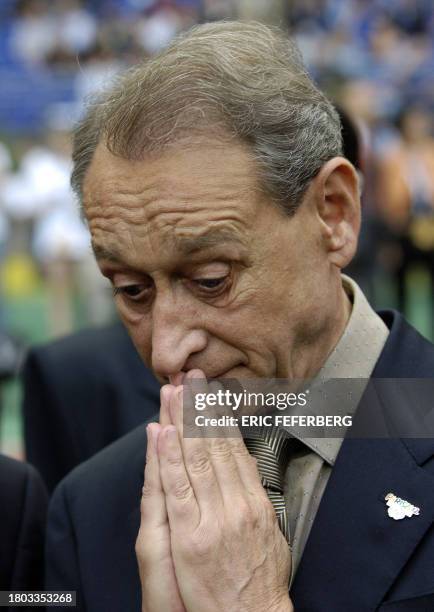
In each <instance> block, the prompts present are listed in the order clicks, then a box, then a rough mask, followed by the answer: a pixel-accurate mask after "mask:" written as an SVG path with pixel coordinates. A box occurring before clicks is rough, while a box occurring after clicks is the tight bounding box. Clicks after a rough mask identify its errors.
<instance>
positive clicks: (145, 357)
mask: <svg viewBox="0 0 434 612" xmlns="http://www.w3.org/2000/svg"><path fill="white" fill-rule="evenodd" d="M118 312H119V316H120V318H121V320H122V323H123V324H124V325H125V327H126V329H127V331H128V335H129V336H130V338H131V340H132V341H133V344H134V346H135V347H136V350H137V352H138V353H139V355H140V357H141V359H142V361H143V362H144V363H145V365H146V366H148V367H149V368H150V367H151V356H152V324H151V321H150V318H149V317H144V316H143V315H141V316H140V317H136V318H135V319H134V320H132V319H131V317H130V316H129V317H128V318H126V317H123V316H122V312H121V310H120V309H118Z"/></svg>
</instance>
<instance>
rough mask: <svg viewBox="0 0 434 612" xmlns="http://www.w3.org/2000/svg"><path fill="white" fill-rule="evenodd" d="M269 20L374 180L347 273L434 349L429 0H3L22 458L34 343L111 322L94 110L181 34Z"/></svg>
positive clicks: (5, 256)
mask: <svg viewBox="0 0 434 612" xmlns="http://www.w3.org/2000/svg"><path fill="white" fill-rule="evenodd" d="M221 18H239V19H257V20H260V21H264V22H267V23H274V24H277V25H280V26H281V27H283V28H285V29H287V30H288V31H289V32H291V33H292V34H293V35H295V37H296V39H297V41H298V43H299V46H300V48H301V51H302V53H303V56H304V59H305V62H306V63H307V66H308V69H309V71H310V73H311V74H312V76H313V78H314V79H315V80H316V81H317V82H318V83H319V85H320V86H321V87H322V88H323V89H324V90H325V91H326V92H327V93H328V95H329V97H330V98H331V99H332V100H333V101H334V102H335V103H336V104H337V105H338V108H339V110H340V112H341V113H342V116H343V118H344V136H345V141H346V142H345V145H346V154H347V156H348V157H349V158H350V159H351V161H353V163H355V164H356V166H357V167H358V169H359V172H360V175H361V177H362V181H363V186H364V189H363V210H364V222H363V230H362V236H361V240H360V247H359V253H358V256H357V258H356V261H355V262H354V264H353V265H352V266H351V270H349V272H350V273H351V274H352V275H353V277H354V278H355V279H356V280H357V281H358V282H359V283H360V284H361V285H362V287H363V289H364V291H365V292H366V294H367V295H368V297H369V298H370V300H371V303H372V304H373V305H374V306H375V307H376V308H377V309H378V308H384V307H388V308H390V307H392V308H398V309H399V310H401V311H403V312H404V313H405V314H406V316H407V317H408V319H409V320H410V321H411V323H412V324H413V325H414V326H415V327H416V328H417V329H418V330H419V331H420V332H421V333H422V334H424V335H425V336H426V337H428V338H431V339H433V338H434V332H433V329H434V313H433V311H434V308H433V297H432V296H433V287H434V131H433V116H434V115H433V111H434V79H433V75H434V4H433V2H432V0H369V1H368V0H87V1H85V0H82V1H81V0H52V1H48V0H2V1H1V3H0V82H1V95H0V381H1V382H0V450H2V451H3V452H5V453H7V454H10V455H13V456H16V457H22V456H23V433H22V418H21V412H20V405H21V394H22V389H21V384H20V381H19V377H18V376H17V373H18V370H19V366H20V363H21V362H22V359H23V356H24V355H25V351H26V348H27V347H28V346H30V345H33V344H35V343H40V342H44V341H48V340H51V339H53V338H57V337H60V336H63V335H65V334H68V333H70V332H72V331H74V330H77V329H80V328H82V327H86V326H100V325H103V324H106V323H108V322H110V321H113V320H114V319H115V316H116V315H115V313H114V310H113V305H112V296H111V291H110V288H109V287H108V286H107V285H106V283H105V281H104V279H103V278H102V277H100V275H99V273H98V271H97V269H96V266H95V264H94V262H93V259H92V256H91V253H90V249H89V238H88V233H87V230H86V227H85V226H84V224H83V223H82V221H81V220H80V215H79V210H78V206H77V203H76V202H75V201H74V198H73V196H72V194H71V191H70V187H69V174H70V170H71V164H70V151H71V145H70V130H71V127H72V126H73V124H74V122H75V121H76V119H77V117H79V115H80V112H81V110H82V108H83V101H84V100H85V99H86V97H87V96H89V95H90V94H91V93H92V92H93V91H95V90H97V89H98V88H99V87H101V86H103V85H104V84H105V83H108V82H109V81H110V79H111V78H112V77H113V75H114V74H116V73H117V72H118V71H119V70H122V69H124V68H126V67H128V66H129V65H131V64H133V63H135V62H137V61H138V60H140V59H141V58H143V57H146V56H149V55H152V54H154V53H156V52H158V51H159V50H160V49H161V48H162V47H164V46H165V45H166V44H167V43H168V42H169V41H170V40H171V38H172V37H173V36H174V35H175V34H176V33H178V32H179V31H181V30H183V29H186V28H188V27H190V26H191V25H192V24H194V23H198V22H202V21H209V20H215V19H221Z"/></svg>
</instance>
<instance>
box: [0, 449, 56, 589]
mask: <svg viewBox="0 0 434 612" xmlns="http://www.w3.org/2000/svg"><path fill="white" fill-rule="evenodd" d="M47 504H48V495H47V491H46V489H45V486H44V484H43V482H42V480H41V477H40V476H39V474H38V472H37V471H36V470H35V468H33V467H32V466H31V465H29V464H28V463H23V462H22V461H17V460H15V459H11V458H10V457H6V456H5V455H0V590H2V591H10V590H29V591H30V590H41V589H42V588H43V575H44V561H43V559H44V536H45V520H46V512H47Z"/></svg>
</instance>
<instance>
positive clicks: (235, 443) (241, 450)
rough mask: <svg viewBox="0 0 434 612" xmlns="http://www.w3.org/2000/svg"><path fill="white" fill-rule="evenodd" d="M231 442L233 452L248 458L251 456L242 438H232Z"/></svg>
mask: <svg viewBox="0 0 434 612" xmlns="http://www.w3.org/2000/svg"><path fill="white" fill-rule="evenodd" d="M230 444H231V448H232V452H233V454H234V455H237V456H239V457H246V458H249V457H251V455H250V453H249V451H248V450H247V448H246V445H245V444H244V442H243V441H242V440H238V439H232V440H231V442H230ZM255 461H256V460H255Z"/></svg>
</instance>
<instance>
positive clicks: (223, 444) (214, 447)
mask: <svg viewBox="0 0 434 612" xmlns="http://www.w3.org/2000/svg"><path fill="white" fill-rule="evenodd" d="M210 446H211V452H212V454H213V455H215V456H217V457H219V458H222V459H229V458H230V456H231V447H230V446H229V445H228V443H227V441H226V439H225V438H211V444H210Z"/></svg>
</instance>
